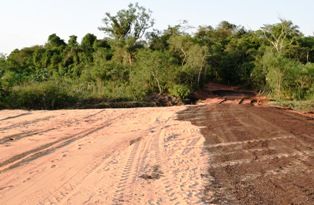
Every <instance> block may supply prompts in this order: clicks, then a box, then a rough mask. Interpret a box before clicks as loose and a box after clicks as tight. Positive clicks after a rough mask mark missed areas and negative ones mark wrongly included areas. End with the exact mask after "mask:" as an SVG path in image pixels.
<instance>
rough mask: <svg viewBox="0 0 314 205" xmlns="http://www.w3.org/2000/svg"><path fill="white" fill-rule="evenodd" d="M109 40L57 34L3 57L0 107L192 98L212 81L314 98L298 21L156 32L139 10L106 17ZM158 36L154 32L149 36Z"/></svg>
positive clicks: (313, 60) (308, 49) (307, 44)
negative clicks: (254, 27) (252, 27)
mask: <svg viewBox="0 0 314 205" xmlns="http://www.w3.org/2000/svg"><path fill="white" fill-rule="evenodd" d="M103 22H104V25H103V26H102V27H100V28H99V29H100V30H102V31H103V32H104V33H105V35H106V37H105V38H104V39H97V37H96V36H95V35H93V34H90V33H89V34H86V35H85V36H84V37H83V39H82V41H81V42H77V37H76V36H74V35H73V36H70V38H69V40H68V42H65V41H64V40H62V39H61V38H60V37H58V36H57V35H56V34H52V35H50V36H49V37H48V41H47V43H46V44H45V45H38V46H33V47H29V48H23V49H21V50H18V49H16V50H14V51H13V52H12V53H11V54H9V55H8V56H4V55H2V56H0V107H10V108H44V109H53V108H61V107H71V106H74V105H78V104H84V103H90V102H99V101H101V102H121V101H124V102H126V101H136V102H141V101H149V100H151V99H153V98H154V96H155V97H156V96H174V97H176V98H177V99H182V100H184V99H187V98H188V97H189V95H190V94H191V92H193V91H194V90H196V89H198V88H200V87H201V86H202V85H203V84H204V83H206V82H208V81H218V82H223V83H226V84H236V85H241V86H244V87H249V88H253V89H256V90H260V91H265V92H267V93H268V94H270V95H271V96H272V97H274V98H275V99H287V100H304V99H308V100H313V99H314V36H304V35H303V34H302V33H301V32H300V31H299V30H298V27H297V26H296V25H294V24H293V23H292V22H291V21H287V20H280V22H279V23H277V24H273V25H265V26H264V27H262V28H260V29H259V30H257V31H251V30H247V29H245V28H244V27H241V26H237V25H234V24H231V23H229V22H226V21H223V22H221V23H220V24H219V25H218V26H217V27H215V28H213V27H211V26H202V27H199V28H198V29H197V31H196V32H195V33H193V34H189V33H186V32H185V31H184V30H185V27H184V24H183V25H175V26H169V27H168V29H166V30H164V31H157V30H153V31H152V27H153V20H152V18H151V12H150V11H149V10H146V9H145V8H143V7H141V6H139V5H138V4H135V5H134V4H130V5H129V7H128V8H127V9H125V10H121V11H119V12H118V13H117V14H115V15H112V14H109V13H106V17H105V18H104V19H103ZM148 31H151V32H148Z"/></svg>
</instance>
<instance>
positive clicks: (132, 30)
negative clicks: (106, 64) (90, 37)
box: [99, 3, 154, 64]
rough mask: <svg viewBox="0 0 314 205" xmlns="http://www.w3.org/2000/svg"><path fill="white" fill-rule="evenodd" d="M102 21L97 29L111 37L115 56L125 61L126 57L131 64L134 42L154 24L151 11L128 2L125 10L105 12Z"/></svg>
mask: <svg viewBox="0 0 314 205" xmlns="http://www.w3.org/2000/svg"><path fill="white" fill-rule="evenodd" d="M103 22H104V24H105V26H103V27H99V30H101V31H104V32H105V34H107V35H108V36H109V37H111V38H112V39H113V41H112V44H113V46H114V47H115V50H116V53H117V56H121V61H122V62H124V63H125V61H126V60H125V59H127V61H128V63H129V64H132V53H133V52H134V49H135V48H136V43H137V42H138V41H139V40H140V39H141V38H142V37H143V35H144V34H145V32H146V31H147V29H149V28H151V27H152V26H153V24H154V20H153V19H152V18H151V11H150V10H147V9H145V8H144V7H142V6H139V5H138V4H137V3H136V4H129V6H128V9H127V10H125V9H123V10H120V11H118V12H117V14H116V15H111V14H110V13H106V17H105V18H104V19H103Z"/></svg>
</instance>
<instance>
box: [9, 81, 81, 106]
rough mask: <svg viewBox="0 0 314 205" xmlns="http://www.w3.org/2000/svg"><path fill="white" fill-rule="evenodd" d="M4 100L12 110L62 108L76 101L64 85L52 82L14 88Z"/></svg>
mask: <svg viewBox="0 0 314 205" xmlns="http://www.w3.org/2000/svg"><path fill="white" fill-rule="evenodd" d="M6 100H7V101H8V102H9V104H10V107H13V108H36V109H56V108H62V107H67V106H68V105H70V104H71V103H74V102H75V101H76V99H75V98H74V97H73V96H70V95H69V94H68V92H67V90H66V86H65V85H63V84H62V83H61V84H60V82H54V81H51V82H45V83H32V84H28V85H23V86H15V87H13V88H12V91H11V93H10V95H9V96H7V98H6Z"/></svg>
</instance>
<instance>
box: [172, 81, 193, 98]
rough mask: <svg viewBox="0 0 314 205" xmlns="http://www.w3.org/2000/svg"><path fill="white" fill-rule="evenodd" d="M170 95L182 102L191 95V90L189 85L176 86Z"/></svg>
mask: <svg viewBox="0 0 314 205" xmlns="http://www.w3.org/2000/svg"><path fill="white" fill-rule="evenodd" d="M169 93H170V95H172V96H175V97H179V98H180V99H181V100H184V99H186V98H187V97H189V96H190V94H191V89H190V88H189V87H188V86H187V85H182V84H181V85H180V84H176V85H173V86H172V87H171V88H170V90H169Z"/></svg>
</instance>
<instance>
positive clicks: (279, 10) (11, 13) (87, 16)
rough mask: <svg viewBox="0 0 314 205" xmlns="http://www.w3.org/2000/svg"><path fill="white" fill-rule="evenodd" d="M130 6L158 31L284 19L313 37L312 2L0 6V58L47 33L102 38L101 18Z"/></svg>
mask: <svg viewBox="0 0 314 205" xmlns="http://www.w3.org/2000/svg"><path fill="white" fill-rule="evenodd" d="M131 2H133V3H134V2H138V3H139V4H140V5H141V6H144V7H146V8H149V9H150V10H152V12H153V13H152V17H153V18H154V19H155V25H154V28H156V29H158V30H163V29H166V28H167V26H168V25H176V24H179V23H181V22H182V21H183V20H187V21H188V25H190V26H192V27H195V28H197V27H198V26H199V25H202V26H205V25H211V26H217V25H218V24H219V22H221V21H223V20H227V21H229V22H231V23H233V24H236V25H242V26H245V27H246V28H247V29H252V30H256V29H258V28H260V27H261V26H263V25H264V24H273V23H277V22H278V21H279V18H284V19H288V20H292V22H293V23H294V24H296V25H298V26H299V27H300V30H301V31H302V32H303V33H304V34H305V35H314V34H313V33H314V22H313V19H314V12H313V9H314V1H313V0H137V1H133V0H0V19H1V21H0V22H1V26H0V28H1V30H0V53H4V54H9V53H10V52H11V51H12V50H14V49H15V48H19V49H20V48H23V47H29V46H33V45H38V44H44V43H45V42H46V41H47V38H48V36H49V35H50V34H52V33H56V34H57V35H58V36H60V37H61V38H62V39H64V40H66V41H67V39H68V37H69V36H70V35H76V36H78V38H79V40H80V39H81V38H82V37H83V36H84V35H85V34H86V33H93V34H95V35H97V36H98V37H99V38H103V37H104V34H103V33H102V32H100V31H99V30H98V27H99V26H102V18H104V16H105V13H106V12H109V13H111V14H115V13H116V12H117V11H118V10H120V9H124V8H127V5H128V4H129V3H131Z"/></svg>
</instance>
